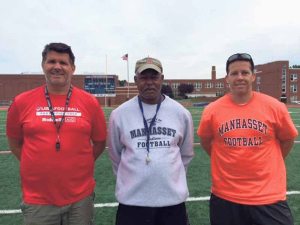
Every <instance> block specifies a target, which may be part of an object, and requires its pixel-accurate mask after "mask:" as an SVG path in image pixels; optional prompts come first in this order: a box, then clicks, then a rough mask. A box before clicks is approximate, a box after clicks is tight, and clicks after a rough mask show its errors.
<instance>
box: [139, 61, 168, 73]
mask: <svg viewBox="0 0 300 225" xmlns="http://www.w3.org/2000/svg"><path fill="white" fill-rule="evenodd" d="M146 69H153V70H155V71H157V72H158V73H162V72H163V68H162V65H161V62H160V61H159V60H158V59H154V58H150V57H147V58H143V59H140V60H138V61H137V62H136V64H135V73H141V72H143V71H144V70H146Z"/></svg>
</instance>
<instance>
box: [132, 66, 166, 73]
mask: <svg viewBox="0 0 300 225" xmlns="http://www.w3.org/2000/svg"><path fill="white" fill-rule="evenodd" d="M147 69H153V70H155V71H156V72H158V73H162V71H161V69H160V68H159V67H158V66H156V65H154V64H146V65H142V66H140V67H139V68H138V69H137V71H136V72H137V73H141V72H143V71H144V70H147Z"/></svg>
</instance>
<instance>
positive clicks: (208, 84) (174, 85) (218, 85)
mask: <svg viewBox="0 0 300 225" xmlns="http://www.w3.org/2000/svg"><path fill="white" fill-rule="evenodd" d="M187 84H190V85H194V88H196V89H197V88H202V87H203V83H199V82H196V83H187ZM164 85H169V84H168V83H164ZM179 85H180V83H171V87H172V88H173V89H176V88H178V86H179ZM213 87H214V84H213V83H212V82H206V83H204V88H213ZM215 87H216V88H224V83H222V82H218V83H216V84H215Z"/></svg>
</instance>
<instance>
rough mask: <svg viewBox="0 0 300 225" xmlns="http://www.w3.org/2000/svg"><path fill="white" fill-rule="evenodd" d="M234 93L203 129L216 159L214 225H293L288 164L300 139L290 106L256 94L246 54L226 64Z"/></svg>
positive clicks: (214, 108)
mask: <svg viewBox="0 0 300 225" xmlns="http://www.w3.org/2000/svg"><path fill="white" fill-rule="evenodd" d="M226 72H227V76H226V81H227V83H228V84H229V87H230V93H228V94H227V95H225V96H223V97H222V98H220V99H218V100H217V101H215V102H212V103H210V104H209V105H208V106H207V107H206V108H205V110H204V111H203V114H202V117H201V121H200V124H199V128H198V132H197V133H198V135H199V136H200V138H201V145H202V147H203V149H204V150H205V151H206V152H207V153H208V154H209V156H210V157H211V173H212V195H211V199H210V220H211V224H212V225H252V224H260V225H270V224H272V225H292V224H293V218H292V215H291V211H290V209H289V207H288V204H287V202H286V169H285V164H284V159H285V157H286V156H287V155H288V153H289V152H290V150H291V149H292V147H293V144H294V139H295V138H296V136H297V135H298V131H297V130H296V128H295V126H294V124H293V122H292V120H291V117H290V115H289V113H288V111H287V108H286V106H285V105H284V104H283V103H281V102H279V101H278V100H276V99H274V98H272V97H270V96H268V95H265V94H262V93H259V92H255V91H253V90H252V83H253V82H254V81H255V74H254V63H253V60H252V58H251V56H250V55H249V54H247V53H237V54H234V55H232V56H230V57H229V58H228V60H227V63H226Z"/></svg>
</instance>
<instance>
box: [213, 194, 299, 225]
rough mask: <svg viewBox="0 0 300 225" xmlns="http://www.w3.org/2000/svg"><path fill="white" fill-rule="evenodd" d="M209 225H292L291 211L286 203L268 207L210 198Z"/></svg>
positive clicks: (282, 202) (277, 203)
mask: <svg viewBox="0 0 300 225" xmlns="http://www.w3.org/2000/svg"><path fill="white" fill-rule="evenodd" d="M209 204H210V222H211V225H293V224H294V222H293V217H292V213H291V210H290V208H289V206H288V204H287V202H286V201H279V202H276V203H274V204H270V205H243V204H237V203H234V202H230V201H227V200H225V199H222V198H219V197H217V196H215V195H214V194H211V197H210V203H209Z"/></svg>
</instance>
